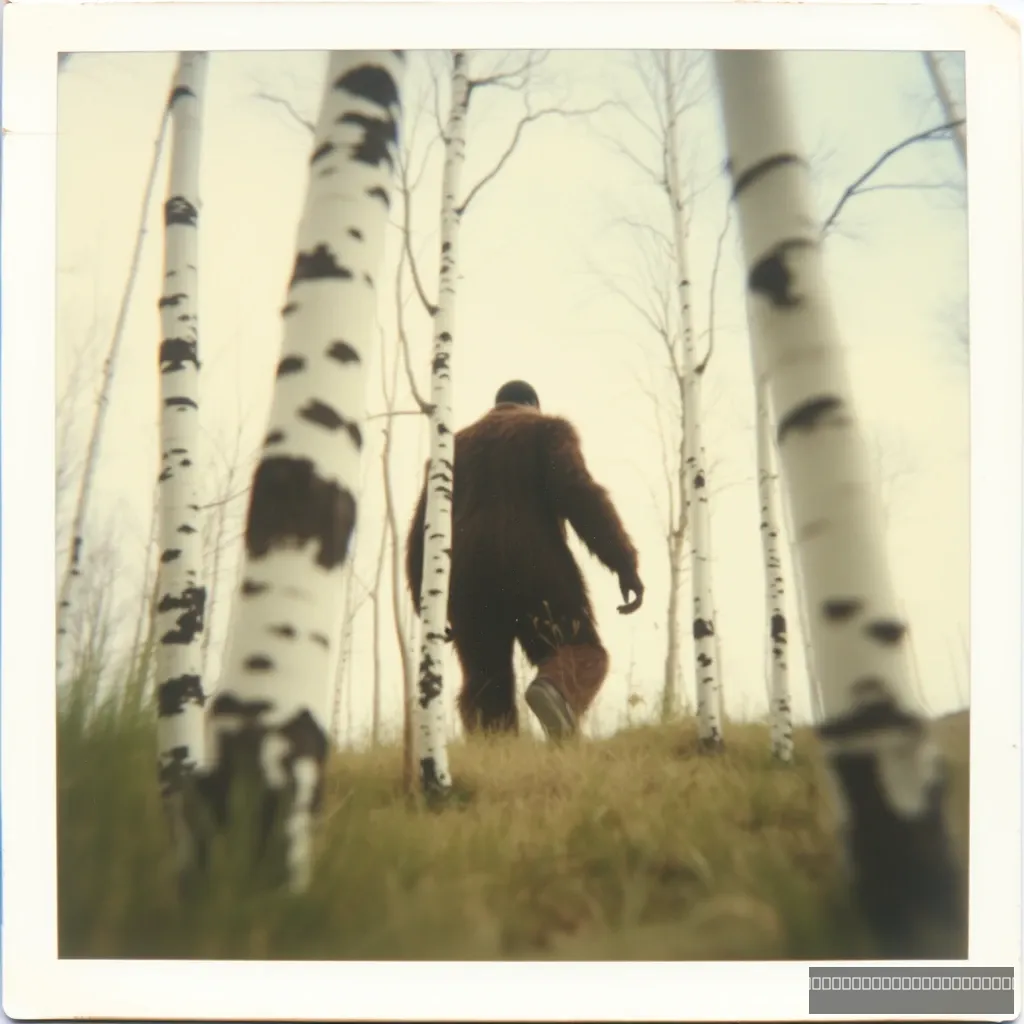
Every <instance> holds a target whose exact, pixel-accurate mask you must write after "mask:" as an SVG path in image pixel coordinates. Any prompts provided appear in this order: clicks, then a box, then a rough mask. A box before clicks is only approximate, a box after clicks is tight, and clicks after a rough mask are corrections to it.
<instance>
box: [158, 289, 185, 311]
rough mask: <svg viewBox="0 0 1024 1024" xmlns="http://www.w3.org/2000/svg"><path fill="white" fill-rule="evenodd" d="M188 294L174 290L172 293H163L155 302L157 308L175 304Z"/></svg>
mask: <svg viewBox="0 0 1024 1024" xmlns="http://www.w3.org/2000/svg"><path fill="white" fill-rule="evenodd" d="M187 298H188V296H187V295H186V294H185V293H184V292H175V293H174V294H173V295H165V296H164V297H163V298H162V299H161V300H160V301H159V302H158V303H157V304H156V308H157V309H164V308H165V307H167V306H177V305H178V304H179V303H180V302H182V300H184V299H187Z"/></svg>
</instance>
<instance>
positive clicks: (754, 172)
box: [725, 153, 807, 200]
mask: <svg viewBox="0 0 1024 1024" xmlns="http://www.w3.org/2000/svg"><path fill="white" fill-rule="evenodd" d="M786 164H799V165H801V166H803V167H806V166H807V161H806V160H804V159H803V157H800V156H797V155H796V153H776V154H775V155H774V156H770V157H768V158H767V159H766V160H762V161H761V162H760V163H757V164H753V165H752V166H750V167H748V168H747V169H746V170H745V171H744V172H743V173H742V174H741V175H739V176H738V177H734V178H733V183H732V197H733V199H734V200H735V199H737V198H738V197H739V195H740V193H741V192H743V191H745V190H746V189H748V188H750V186H751V185H753V184H754V182H755V181H757V179H758V178H763V177H764V176H765V175H766V174H768V173H769V172H770V171H774V170H775V169H776V168H778V167H784V166H785V165H786ZM725 166H726V170H727V171H728V173H729V174H730V175H732V160H731V159H729V160H727V161H726V163H725Z"/></svg>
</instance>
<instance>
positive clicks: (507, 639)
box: [452, 616, 519, 734]
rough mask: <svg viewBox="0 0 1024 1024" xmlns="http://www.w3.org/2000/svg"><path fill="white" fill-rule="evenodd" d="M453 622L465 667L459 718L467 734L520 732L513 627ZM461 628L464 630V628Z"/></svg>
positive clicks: (460, 694)
mask: <svg viewBox="0 0 1024 1024" xmlns="http://www.w3.org/2000/svg"><path fill="white" fill-rule="evenodd" d="M476 618H477V621H475V622H473V623H471V625H470V626H469V627H467V626H466V625H464V624H462V623H459V622H453V623H452V632H453V634H454V640H455V649H456V652H457V653H458V656H459V662H460V663H461V665H462V691H461V692H460V693H459V697H458V707H459V715H460V716H461V718H462V727H463V729H464V730H465V731H466V733H467V734H469V733H475V732H484V733H495V732H511V733H518V732H519V716H518V713H517V711H516V692H515V690H516V688H515V674H514V672H513V669H512V646H513V644H514V643H515V637H514V635H513V633H512V628H511V627H506V628H502V627H501V626H500V625H499V624H497V623H483V622H480V621H479V616H477V617H476ZM460 626H461V628H460Z"/></svg>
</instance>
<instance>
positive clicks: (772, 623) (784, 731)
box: [754, 377, 793, 761]
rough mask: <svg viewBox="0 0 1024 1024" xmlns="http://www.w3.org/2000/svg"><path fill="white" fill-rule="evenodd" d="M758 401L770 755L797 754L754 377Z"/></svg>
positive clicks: (776, 529) (777, 544) (777, 542)
mask: <svg viewBox="0 0 1024 1024" xmlns="http://www.w3.org/2000/svg"><path fill="white" fill-rule="evenodd" d="M754 392H755V396H756V403H757V427H756V431H757V494H758V499H759V501H760V506H761V522H760V530H761V554H762V556H763V560H764V595H765V622H766V623H767V627H768V652H769V669H768V695H769V708H770V718H769V720H770V722H771V742H772V756H773V757H775V758H777V759H778V760H779V761H791V760H792V759H793V717H792V711H791V706H790V698H789V634H788V631H787V625H786V589H785V582H784V579H783V575H782V542H781V539H780V537H781V533H782V517H781V516H780V515H779V503H778V498H777V495H776V485H777V483H776V482H777V479H778V477H777V475H776V474H775V472H774V466H773V465H772V439H771V420H770V418H769V416H768V401H767V396H766V395H765V389H764V385H763V383H762V381H761V380H760V379H758V378H757V377H755V380H754Z"/></svg>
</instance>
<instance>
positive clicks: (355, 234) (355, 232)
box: [347, 228, 363, 242]
mask: <svg viewBox="0 0 1024 1024" xmlns="http://www.w3.org/2000/svg"><path fill="white" fill-rule="evenodd" d="M347 234H348V236H349V238H354V239H355V240H356V241H357V242H361V241H362V240H363V233H362V231H360V230H359V228H349V229H348V232H347Z"/></svg>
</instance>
